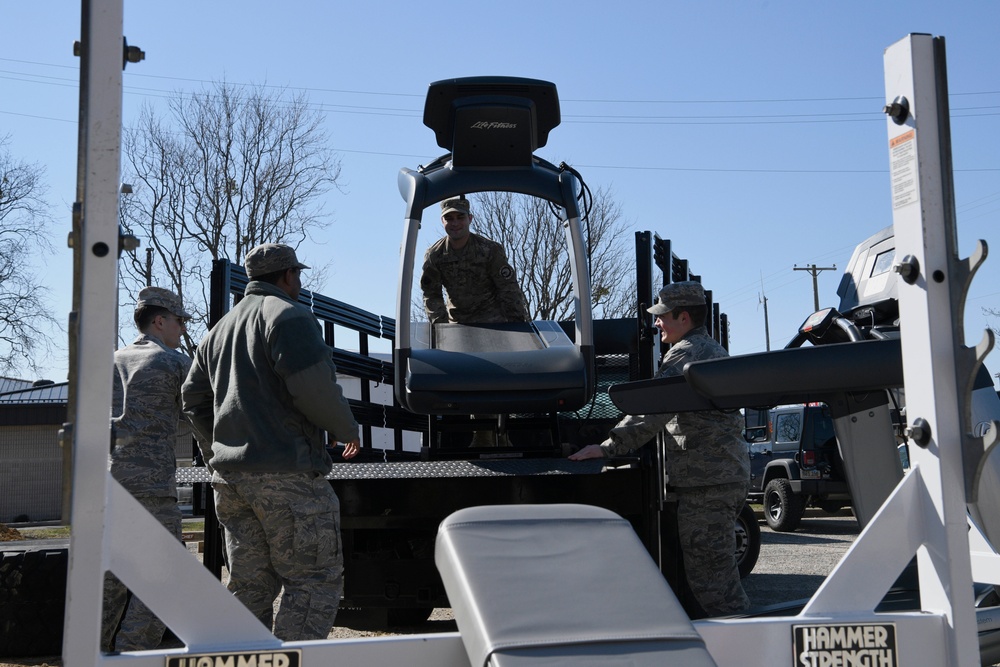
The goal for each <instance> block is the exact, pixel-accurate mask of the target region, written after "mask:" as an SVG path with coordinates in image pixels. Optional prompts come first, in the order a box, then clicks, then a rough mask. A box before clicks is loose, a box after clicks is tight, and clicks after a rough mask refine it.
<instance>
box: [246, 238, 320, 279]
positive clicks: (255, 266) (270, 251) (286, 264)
mask: <svg viewBox="0 0 1000 667" xmlns="http://www.w3.org/2000/svg"><path fill="white" fill-rule="evenodd" d="M243 268H245V269H246V271H247V275H248V276H249V277H250V279H251V280H253V279H254V278H257V277H258V276H263V275H266V274H268V273H275V272H277V271H284V270H286V269H308V268H309V267H308V266H306V265H305V264H303V263H302V262H300V261H299V258H298V257H296V256H295V249H294V248H293V247H291V246H289V245H285V244H284V243H262V244H261V245H259V246H257V247H256V248H254V249H253V250H251V251H250V252H248V253H247V256H246V257H244V258H243Z"/></svg>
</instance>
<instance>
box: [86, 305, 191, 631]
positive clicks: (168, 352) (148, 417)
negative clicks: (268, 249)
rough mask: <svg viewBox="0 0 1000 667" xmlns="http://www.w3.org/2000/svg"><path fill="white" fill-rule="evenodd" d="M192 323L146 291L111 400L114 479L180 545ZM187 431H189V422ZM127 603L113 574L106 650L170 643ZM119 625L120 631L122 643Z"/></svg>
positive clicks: (144, 612)
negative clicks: (180, 453)
mask: <svg viewBox="0 0 1000 667" xmlns="http://www.w3.org/2000/svg"><path fill="white" fill-rule="evenodd" d="M190 317H191V316H190V315H189V314H188V313H187V312H186V311H185V310H184V306H183V304H182V303H181V299H180V298H179V297H178V296H177V295H176V294H174V293H173V292H171V291H169V290H166V289H163V288H161V287H146V288H144V289H143V290H142V291H140V292H139V299H138V301H137V302H136V306H135V323H136V326H137V327H138V329H139V331H140V334H139V337H138V338H136V339H135V342H133V343H132V344H131V345H129V346H128V347H125V348H122V349H120V350H118V351H117V352H115V373H114V386H113V393H112V414H113V415H114V417H113V419H112V425H113V427H114V431H115V433H116V437H115V444H114V447H113V449H112V450H111V462H110V470H111V475H112V477H114V478H115V480H117V481H118V483H119V484H121V485H122V486H123V487H125V489H126V490H128V491H129V492H130V493H131V494H132V495H133V496H135V498H136V500H138V501H139V502H140V503H141V504H142V506H143V507H145V508H146V509H147V510H149V512H150V514H152V515H153V516H154V517H156V519H157V520H158V521H159V522H160V523H161V524H163V526H164V527H165V528H166V529H167V530H169V531H170V532H171V533H173V534H174V535H175V536H176V537H177V539H178V540H179V539H181V511H180V509H178V507H177V483H176V482H175V480H174V473H175V471H176V469H177V462H176V460H175V457H174V447H175V445H176V443H177V439H178V436H179V432H178V429H179V426H181V385H182V384H183V383H184V378H185V377H186V376H187V372H188V368H189V367H190V366H191V359H190V358H189V357H188V356H187V355H185V354H182V353H180V352H178V351H177V348H178V347H180V345H181V335H182V333H183V332H184V327H185V323H186V321H187V319H188V318H190ZM181 428H184V429H185V430H186V423H184V424H183V426H181ZM188 433H190V431H188ZM127 596H128V591H127V589H126V587H125V585H124V584H123V583H122V582H121V581H119V580H118V578H117V577H115V576H114V575H113V574H111V573H110V572H109V573H106V574H105V578H104V608H103V615H102V619H101V647H102V649H104V650H106V651H111V650H118V651H134V650H143V649H152V648H156V647H157V646H159V645H160V641H161V640H162V638H163V632H164V625H163V623H162V622H161V621H160V619H158V618H157V617H156V615H155V614H153V612H151V611H150V610H149V608H148V607H146V605H144V604H143V603H142V601H141V600H139V598H137V597H135V596H133V597H132V599H131V601H128V597H127ZM119 621H121V629H120V630H119V631H118V634H117V636H115V629H116V627H117V626H118V622H119ZM113 637H114V644H113V645H112V638H113Z"/></svg>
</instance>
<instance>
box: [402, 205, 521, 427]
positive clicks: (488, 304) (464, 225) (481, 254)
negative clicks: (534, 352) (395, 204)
mask: <svg viewBox="0 0 1000 667" xmlns="http://www.w3.org/2000/svg"><path fill="white" fill-rule="evenodd" d="M472 218H473V215H472V211H471V208H470V206H469V200H468V199H466V198H465V197H464V196H462V197H458V198H455V199H446V200H445V201H443V202H441V223H442V224H443V225H444V231H445V234H446V235H445V237H444V238H442V239H440V240H439V241H437V242H436V243H435V244H434V245H432V246H431V247H430V248H428V249H427V253H426V254H425V255H424V266H423V271H422V273H421V275H420V289H421V291H422V292H423V294H424V310H426V311H427V319H429V320H430V322H431V324H447V323H449V322H454V323H458V324H489V323H494V322H527V321H528V301H527V299H525V298H524V292H522V291H521V286H520V285H519V284H518V282H517V276H515V275H514V267H512V266H511V265H510V263H509V262H508V261H507V253H506V252H504V249H503V246H501V245H500V244H499V243H497V242H496V241H491V240H490V239H488V238H485V237H483V236H480V235H479V234H473V233H472V232H470V231H469V225H470V224H472ZM442 288H444V290H445V291H447V292H448V302H447V306H446V305H445V300H444V298H443V296H442ZM477 417H478V418H480V419H485V418H489V417H493V418H495V417H496V415H472V418H473V419H475V418H477ZM500 440H501V442H500V443H499V444H503V445H509V444H510V443H509V441H508V440H507V438H506V436H504V437H503V438H501V439H500ZM497 444H498V443H497V440H496V439H495V438H494V436H493V433H492V432H489V431H474V432H473V434H472V444H471V445H470V447H494V446H496V445H497Z"/></svg>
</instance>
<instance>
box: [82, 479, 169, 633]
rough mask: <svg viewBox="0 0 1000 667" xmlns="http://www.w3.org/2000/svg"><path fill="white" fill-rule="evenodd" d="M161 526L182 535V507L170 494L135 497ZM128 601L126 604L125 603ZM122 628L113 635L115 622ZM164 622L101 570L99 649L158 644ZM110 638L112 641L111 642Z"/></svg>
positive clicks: (123, 585) (115, 626)
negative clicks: (130, 597)
mask: <svg viewBox="0 0 1000 667" xmlns="http://www.w3.org/2000/svg"><path fill="white" fill-rule="evenodd" d="M136 500H138V501H139V503H141V504H142V506H143V507H145V508H146V509H147V510H148V511H149V513H150V514H152V515H153V516H154V517H156V520H157V521H159V522H160V523H161V524H162V525H163V527H164V528H166V529H167V530H169V531H170V532H171V533H172V534H173V535H174V536H175V537H177V539H178V540H180V539H181V511H180V509H179V508H178V507H177V499H176V498H172V497H155V498H136ZM126 605H127V606H126ZM119 621H121V629H119V630H118V634H117V635H115V629H116V628H118V622H119ZM165 629H166V626H165V625H164V624H163V622H162V621H161V620H160V619H158V618H157V617H156V614H154V613H153V612H152V611H150V609H149V607H147V606H146V605H144V604H143V603H142V600H140V599H139V598H138V597H136V596H134V595H133V596H132V599H131V600H129V599H128V589H127V588H126V587H125V584H123V583H122V582H121V581H119V579H118V577H116V576H115V575H113V574H111V573H110V572H105V573H104V609H103V613H102V615H101V650H103V651H108V652H110V651H111V650H116V651H142V650H149V649H154V648H156V647H157V646H159V645H160V641H161V640H162V639H163V632H164V630H165ZM112 638H114V645H113V646H112Z"/></svg>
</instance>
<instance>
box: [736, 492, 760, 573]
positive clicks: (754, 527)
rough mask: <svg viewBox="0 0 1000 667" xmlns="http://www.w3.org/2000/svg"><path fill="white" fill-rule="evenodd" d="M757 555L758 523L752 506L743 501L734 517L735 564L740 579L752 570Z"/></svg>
mask: <svg viewBox="0 0 1000 667" xmlns="http://www.w3.org/2000/svg"><path fill="white" fill-rule="evenodd" d="M759 557H760V525H759V524H758V523H757V515H756V514H755V513H754V511H753V508H751V507H750V505H748V504H746V503H744V504H743V509H742V510H740V514H739V516H737V517H736V565H737V566H738V567H739V570H740V579H743V578H745V577H746V576H747V575H748V574H750V573H751V572H752V571H753V568H754V565H756V564H757V559H758V558H759Z"/></svg>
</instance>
